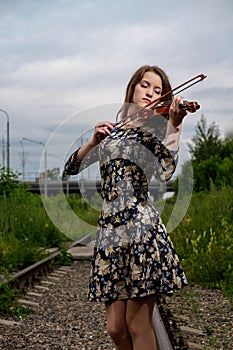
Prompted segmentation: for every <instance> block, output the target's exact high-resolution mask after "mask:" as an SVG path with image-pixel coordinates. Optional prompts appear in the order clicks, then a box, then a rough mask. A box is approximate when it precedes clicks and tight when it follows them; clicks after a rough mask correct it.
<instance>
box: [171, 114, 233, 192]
mask: <svg viewBox="0 0 233 350" xmlns="http://www.w3.org/2000/svg"><path fill="white" fill-rule="evenodd" d="M188 147H189V151H190V153H191V162H192V166H193V178H194V183H193V185H194V186H193V189H194V191H195V192H200V191H203V190H210V188H211V183H213V184H214V185H215V186H222V185H232V184H233V175H232V174H233V138H232V137H229V138H227V139H225V140H222V139H221V138H220V131H219V128H218V126H217V125H216V124H215V123H212V124H211V125H210V126H208V125H207V122H206V119H205V118H204V116H203V115H202V117H201V119H200V121H199V122H198V123H197V126H196V134H195V135H194V137H193V138H192V144H191V143H189V144H188ZM187 169H188V163H184V164H183V166H182V172H181V175H180V176H181V177H184V178H186V177H188V179H187V181H189V182H190V181H191V178H190V174H189V172H188V171H187ZM187 181H186V182H187ZM176 186H178V184H177V183H176ZM175 192H177V188H175Z"/></svg>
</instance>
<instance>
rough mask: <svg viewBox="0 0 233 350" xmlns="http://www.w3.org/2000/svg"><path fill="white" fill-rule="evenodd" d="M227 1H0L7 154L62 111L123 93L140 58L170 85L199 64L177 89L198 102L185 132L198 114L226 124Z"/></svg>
mask: <svg viewBox="0 0 233 350" xmlns="http://www.w3.org/2000/svg"><path fill="white" fill-rule="evenodd" d="M232 9H233V3H232V1H230V0H229V1H228V0H227V1H224V2H222V3H219V1H217V0H203V1H201V2H191V1H190V2H189V1H184V0H180V1H177V2H176V3H175V6H174V2H173V1H170V2H169V1H168V2H166V3H161V2H159V1H155V0H146V1H143V2H135V1H133V0H129V1H127V2H126V1H123V0H119V1H118V2H113V3H112V4H111V6H109V2H108V1H106V0H100V1H98V2H94V1H85V2H84V1H73V0H56V1H55V0H51V1H49V2H41V1H39V0H32V1H27V0H21V1H20V2H19V1H16V0H9V1H7V2H0V12H1V22H0V32H1V37H0V47H1V55H0V75H1V80H0V106H1V107H2V108H5V109H6V110H7V111H8V113H9V115H10V121H11V146H12V157H11V158H12V164H14V158H15V159H16V158H17V156H16V153H17V152H18V151H19V150H20V144H19V140H20V139H21V138H22V137H24V136H26V137H29V136H30V137H31V138H35V139H37V140H41V141H43V142H45V141H46V140H47V139H48V138H49V136H50V135H51V132H52V131H53V130H54V129H56V127H57V126H58V125H60V123H62V122H63V121H64V120H66V118H68V117H69V116H71V115H73V114H75V113H77V112H80V111H82V110H87V109H91V108H93V107H94V106H99V105H104V104H109V103H110V104H111V103H121V101H122V100H123V97H124V93H125V88H126V84H127V83H128V80H129V78H130V76H131V75H132V74H133V72H134V71H135V69H137V68H138V67H139V66H141V65H143V64H157V65H159V66H161V67H162V68H164V69H165V71H166V72H167V73H168V75H169V78H170V80H171V83H172V85H173V86H176V85H178V84H180V83H181V82H182V81H184V80H187V79H189V78H191V77H192V76H194V75H196V74H199V73H204V74H207V76H208V78H207V79H206V80H205V81H204V82H203V83H202V84H200V85H196V86H195V87H193V88H191V89H190V90H187V91H185V92H184V93H182V94H184V97H185V98H186V99H187V100H197V101H198V102H199V103H200V104H201V110H200V111H198V112H197V113H196V114H195V115H190V116H189V117H188V118H187V119H186V120H185V125H184V129H183V130H184V133H183V139H184V140H186V139H188V138H190V136H191V135H192V132H194V128H195V125H196V121H197V120H198V119H199V117H200V116H201V114H204V115H205V116H206V117H207V119H208V121H209V122H212V121H216V122H217V123H220V124H221V128H222V130H223V132H224V130H226V129H228V127H229V125H230V124H231V123H232V116H231V115H232V114H231V111H232V107H231V100H232V93H233V91H232V89H233V80H232V68H233V62H232V59H231V58H232V51H233V49H232V47H231V45H230V44H229V39H230V38H231V35H232V32H233V11H232ZM106 118H107V119H109V118H110V119H111V118H112V115H111V116H109V115H107V116H106V115H97V114H93V115H89V116H88V119H87V118H86V119H85V120H82V121H81V120H78V121H77V125H76V126H75V125H74V126H73V127H76V130H77V134H78V133H79V132H81V130H82V129H83V128H85V127H87V128H89V127H90V125H93V124H95V123H96V122H98V121H99V120H101V119H106ZM1 125H2V124H1ZM0 136H1V135H0ZM61 143H62V141H61ZM16 163H17V162H16V161H15V164H16Z"/></svg>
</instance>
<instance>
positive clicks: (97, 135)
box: [65, 121, 114, 175]
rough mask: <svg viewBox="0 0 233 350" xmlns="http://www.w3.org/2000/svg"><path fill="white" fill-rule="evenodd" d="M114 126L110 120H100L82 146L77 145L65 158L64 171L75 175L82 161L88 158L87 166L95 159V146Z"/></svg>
mask: <svg viewBox="0 0 233 350" xmlns="http://www.w3.org/2000/svg"><path fill="white" fill-rule="evenodd" d="M113 128H114V123H112V122H108V121H106V122H101V123H98V124H97V125H96V127H95V130H94V133H93V137H92V138H91V139H90V140H89V141H88V142H87V143H85V144H84V145H83V146H82V147H79V148H78V149H77V150H76V151H75V152H74V153H73V154H72V155H71V156H70V157H69V159H68V160H67V162H66V164H65V173H66V174H68V175H76V174H78V173H79V171H80V166H81V163H82V161H83V160H84V159H85V160H86V159H87V158H88V157H89V158H90V159H88V162H87V166H88V165H89V164H92V163H93V162H95V161H97V160H98V159H97V156H98V155H97V146H98V144H99V143H100V142H101V141H102V140H103V139H105V137H107V136H109V135H110V134H111V131H112V129H113Z"/></svg>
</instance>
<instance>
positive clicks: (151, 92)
mask: <svg viewBox="0 0 233 350" xmlns="http://www.w3.org/2000/svg"><path fill="white" fill-rule="evenodd" d="M146 96H148V97H152V96H153V88H152V87H148V88H147V90H146Z"/></svg>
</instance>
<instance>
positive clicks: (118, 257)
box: [65, 66, 187, 350]
mask: <svg viewBox="0 0 233 350" xmlns="http://www.w3.org/2000/svg"><path fill="white" fill-rule="evenodd" d="M170 90H171V86H170V83H169V80H168V77H167V75H166V74H165V72H164V71H163V70H162V69H161V68H159V67H157V66H143V67H141V68H139V69H138V70H137V71H136V72H135V73H134V75H133V76H132V78H131V80H130V81H129V84H128V86H127V89H126V96H125V101H124V104H123V105H122V108H121V109H120V111H119V113H118V116H117V117H118V118H119V117H120V119H119V121H118V124H117V125H115V124H114V123H113V122H111V121H104V122H100V123H98V124H97V125H96V127H95V130H94V133H93V137H92V139H91V140H90V141H88V142H87V143H86V144H85V145H84V146H82V147H81V148H79V149H78V150H77V151H75V152H74V153H73V154H72V155H71V157H70V158H69V160H68V161H67V163H66V165H65V170H66V173H67V174H70V175H73V174H77V173H78V172H80V171H81V170H82V166H83V167H86V166H88V165H89V164H91V163H93V162H94V161H96V160H99V162H100V173H101V177H102V188H101V189H102V191H101V195H102V198H103V205H102V210H101V213H100V217H99V227H98V231H97V237H96V246H95V248H94V254H93V259H92V270H91V276H90V284H89V294H88V296H89V300H94V301H103V302H105V307H106V316H107V327H108V332H109V334H110V336H111V338H112V339H113V342H114V344H115V346H116V349H117V350H141V349H144V350H154V349H156V339H155V334H154V329H153V323H152V313H153V307H154V303H155V298H156V296H157V295H158V294H159V293H173V292H174V291H175V290H177V289H179V288H182V287H183V286H185V285H186V284H187V281H186V277H185V274H184V272H183V269H182V267H181V265H180V262H179V259H178V257H177V255H176V252H175V250H174V247H173V244H172V242H171V240H170V238H169V236H168V234H167V232H166V229H165V227H164V225H163V223H162V221H161V219H160V217H159V214H158V212H157V210H156V209H155V208H154V207H153V205H152V204H151V202H150V201H149V199H148V186H149V181H150V179H151V177H152V176H155V178H156V179H157V181H167V180H169V179H170V178H171V176H172V174H173V172H174V171H175V168H176V162H177V152H178V147H179V138H180V133H181V125H182V120H183V118H184V116H185V115H186V112H184V111H181V110H180V109H179V104H180V103H182V99H181V97H179V96H178V97H175V98H172V95H171V94H167V95H166V97H165V99H166V100H168V101H170V102H171V106H170V110H169V116H168V118H167V119H168V121H167V119H166V118H164V117H163V116H158V115H154V111H153V109H152V108H150V107H151V106H153V104H152V105H150V103H151V102H152V101H154V100H156V99H158V98H160V97H161V96H162V95H164V94H165V93H166V92H168V91H170ZM162 100H164V99H162ZM148 105H149V107H148ZM142 110H143V112H142ZM137 112H138V113H137ZM128 116H130V118H128ZM132 116H133V117H132Z"/></svg>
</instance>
